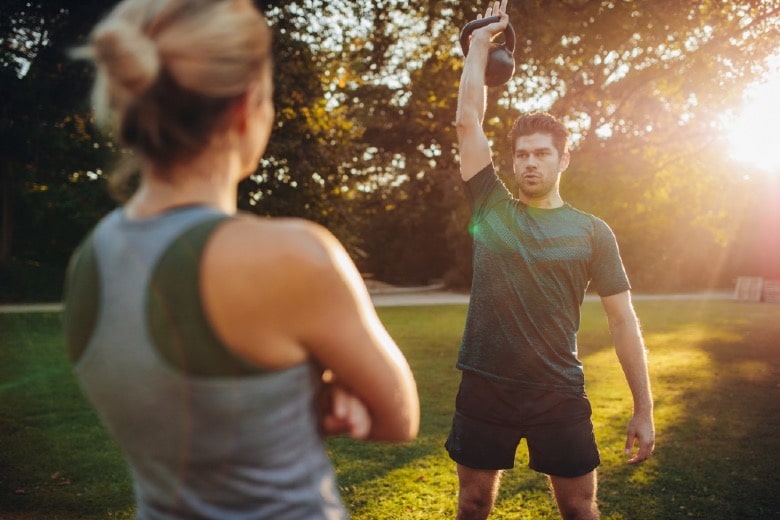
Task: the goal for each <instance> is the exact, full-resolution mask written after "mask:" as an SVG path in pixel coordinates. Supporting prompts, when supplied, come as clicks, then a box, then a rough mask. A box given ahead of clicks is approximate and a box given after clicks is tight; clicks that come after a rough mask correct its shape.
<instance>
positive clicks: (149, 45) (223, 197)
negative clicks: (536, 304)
mask: <svg viewBox="0 0 780 520" xmlns="http://www.w3.org/2000/svg"><path fill="white" fill-rule="evenodd" d="M270 43H271V33H270V30H269V28H268V26H267V24H266V21H265V19H264V17H263V16H262V15H261V14H260V13H259V12H258V11H257V10H256V9H255V7H254V6H253V4H252V2H251V1H249V0H210V1H209V0H125V1H124V2H121V3H120V4H118V5H117V6H116V7H115V8H114V10H113V11H112V12H111V13H110V14H109V15H108V16H107V17H106V18H105V19H104V20H103V21H101V22H100V23H99V24H98V25H97V26H96V27H95V28H94V30H93V32H92V34H91V35H90V39H89V41H88V42H87V43H86V45H85V46H83V47H81V48H79V49H76V50H75V51H74V52H73V54H74V57H76V58H82V59H89V60H92V61H93V62H94V63H95V65H96V71H97V77H96V81H95V86H94V91H93V102H94V106H95V116H96V118H97V120H98V121H99V122H101V123H103V124H105V125H107V126H109V128H111V130H113V132H114V135H115V137H116V138H117V140H118V141H119V143H120V144H121V145H122V146H123V147H125V148H127V149H129V150H132V151H133V152H134V156H135V157H136V159H137V171H138V172H139V176H138V181H137V182H138V184H137V186H136V187H135V188H134V189H133V190H131V192H132V193H131V195H130V196H129V199H127V200H126V201H125V202H124V203H123V204H122V205H121V206H120V207H119V208H117V209H116V210H114V211H113V212H111V213H110V214H109V215H107V216H106V217H105V218H104V219H103V220H102V221H101V222H100V223H99V224H98V225H97V226H96V228H95V229H94V230H93V231H92V232H91V233H90V234H89V236H87V237H86V238H85V240H84V241H83V243H82V244H81V245H80V247H79V249H78V250H77V251H76V252H75V253H74V255H73V258H72V260H71V264H70V266H69V270H68V276H67V281H66V291H65V312H64V322H65V332H66V336H67V343H68V348H69V352H70V356H71V359H72V360H73V362H74V367H75V372H76V375H77V377H78V379H79V382H80V383H81V385H82V388H83V390H84V392H85V393H86V395H87V396H88V398H89V399H90V400H91V402H92V403H93V404H94V406H95V407H96V409H97V411H98V412H99V415H100V417H101V419H102V420H103V422H104V423H105V425H106V427H107V428H108V430H109V431H110V433H111V435H112V436H113V437H114V438H115V439H116V441H117V442H118V444H119V446H120V447H121V448H122V450H123V452H124V454H125V456H126V458H127V461H128V463H129V465H130V468H131V471H132V476H133V481H134V486H135V494H136V500H137V515H138V518H142V519H158V518H159V519H162V518H165V519H179V518H181V519H184V518H214V519H230V518H242V519H255V518H273V519H306V520H309V519H318V518H328V519H330V518H344V517H346V516H347V514H346V511H345V508H344V506H343V505H342V503H341V499H340V497H339V493H338V488H337V485H336V482H335V478H334V473H333V470H332V467H331V464H330V461H329V460H328V458H327V455H326V452H325V447H324V443H323V436H324V435H328V434H342V433H345V434H348V435H351V436H352V437H354V438H362V439H371V440H376V441H390V442H402V441H408V440H411V439H413V438H415V436H416V435H417V431H418V425H419V402H418V397H417V390H416V386H415V382H414V379H413V377H412V374H411V371H410V369H409V366H408V364H407V362H406V359H405V358H404V356H403V355H402V353H401V352H400V351H399V349H398V347H397V346H396V345H395V343H394V342H393V340H392V339H391V338H390V337H389V335H388V334H387V332H386V330H385V329H384V328H383V326H382V324H381V323H380V321H379V319H378V317H377V316H376V313H375V312H374V309H373V306H372V305H371V301H370V298H369V296H368V293H367V291H366V289H365V286H364V285H363V282H362V280H361V278H360V276H359V274H358V272H357V270H356V269H355V267H354V265H353V263H352V262H351V260H350V258H349V257H348V255H347V254H346V252H345V250H344V249H343V247H342V246H341V244H340V243H339V242H338V241H337V240H336V239H335V238H334V237H333V236H332V235H331V234H330V233H329V232H328V231H326V230H325V229H323V228H322V227H320V226H318V225H316V224H313V223H311V222H307V221H302V220H296V219H261V218H256V217H254V216H251V215H246V214H238V213H237V212H236V194H237V186H238V183H239V182H240V181H241V180H242V179H244V178H245V177H247V176H248V175H250V174H251V173H252V172H254V171H255V168H256V166H257V163H258V161H259V159H260V157H261V156H262V154H263V152H264V150H265V147H266V144H267V142H268V138H269V134H270V132H271V127H272V122H273V118H274V109H273V103H272V93H273V92H272V85H273V78H272V70H273V68H272V57H271V56H270V55H269V52H270V48H271V46H270ZM117 175H119V177H120V178H119V180H118V181H117V180H116V179H114V182H118V184H119V185H120V186H121V184H122V182H124V179H122V178H121V176H122V174H117Z"/></svg>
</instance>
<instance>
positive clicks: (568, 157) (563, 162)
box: [558, 150, 571, 172]
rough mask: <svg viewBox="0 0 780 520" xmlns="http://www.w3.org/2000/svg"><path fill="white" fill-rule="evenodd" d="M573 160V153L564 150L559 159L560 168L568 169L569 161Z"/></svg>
mask: <svg viewBox="0 0 780 520" xmlns="http://www.w3.org/2000/svg"><path fill="white" fill-rule="evenodd" d="M570 160H571V155H569V151H568V150H567V151H565V152H563V155H561V160H560V161H558V170H559V171H561V172H563V171H566V168H568V167H569V161H570Z"/></svg>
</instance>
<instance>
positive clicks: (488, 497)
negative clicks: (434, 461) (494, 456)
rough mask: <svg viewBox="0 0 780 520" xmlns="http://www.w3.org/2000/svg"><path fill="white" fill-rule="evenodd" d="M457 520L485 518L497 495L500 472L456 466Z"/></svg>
mask: <svg viewBox="0 0 780 520" xmlns="http://www.w3.org/2000/svg"><path fill="white" fill-rule="evenodd" d="M458 480H459V481H460V488H459V491H458V520H476V519H483V518H487V516H488V515H489V514H490V511H491V510H492V509H493V503H494V502H495V500H496V496H497V495H498V487H499V482H500V480H501V472H500V471H485V470H475V469H471V468H467V467H465V466H461V465H460V464H459V465H458Z"/></svg>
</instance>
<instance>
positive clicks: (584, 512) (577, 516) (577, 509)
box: [558, 499, 599, 520]
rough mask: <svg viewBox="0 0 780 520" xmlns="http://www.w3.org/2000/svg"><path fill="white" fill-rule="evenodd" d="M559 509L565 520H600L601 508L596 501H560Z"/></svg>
mask: <svg viewBox="0 0 780 520" xmlns="http://www.w3.org/2000/svg"><path fill="white" fill-rule="evenodd" d="M558 509H559V511H560V513H561V518H563V520H598V519H599V507H598V504H597V503H596V500H595V499H593V500H591V499H579V500H577V499H570V500H558Z"/></svg>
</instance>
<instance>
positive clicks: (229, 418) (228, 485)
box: [64, 206, 347, 520]
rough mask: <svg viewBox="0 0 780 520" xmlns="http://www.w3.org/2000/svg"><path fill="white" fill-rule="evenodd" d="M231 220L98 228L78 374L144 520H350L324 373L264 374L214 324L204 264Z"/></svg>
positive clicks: (184, 211) (77, 335)
mask: <svg viewBox="0 0 780 520" xmlns="http://www.w3.org/2000/svg"><path fill="white" fill-rule="evenodd" d="M228 218H229V217H228V216H227V215H224V214H221V213H219V212H216V211H214V210H211V209H207V208H203V207H198V206H192V207H184V208H180V209H176V210H172V211H169V212H167V213H165V214H163V215H160V216H157V217H154V218H151V219H145V220H128V219H126V218H125V217H124V213H123V212H122V210H121V209H118V210H115V211H114V212H112V213H111V214H109V215H108V216H107V217H106V218H105V219H103V221H101V222H100V223H99V224H98V226H97V227H96V229H95V231H94V232H93V233H92V234H91V235H90V236H89V237H88V238H87V239H86V240H85V241H84V243H83V244H82V245H81V246H80V248H79V249H78V250H77V251H76V252H75V253H74V255H73V258H72V259H71V264H70V266H69V268H68V276H67V281H66V289H65V311H64V327H65V334H66V338H67V343H68V347H69V350H70V355H71V358H72V360H73V362H74V369H75V373H76V375H77V377H78V380H79V383H80V384H81V387H82V389H83V390H84V392H85V394H86V395H87V397H88V398H89V400H90V401H91V402H92V404H93V405H94V406H95V408H96V409H97V411H98V413H99V415H100V417H101V419H102V421H103V423H104V424H105V425H106V427H107V428H108V430H109V432H110V433H111V435H112V436H113V437H114V438H115V439H116V441H117V442H118V444H119V446H120V447H121V449H122V450H123V452H124V454H125V457H126V459H127V461H128V463H129V465H130V469H131V472H132V476H133V481H134V489H135V494H136V501H137V516H138V518H141V519H163V518H165V519H185V518H187V519H193V518H212V519H261V518H273V519H306V520H309V519H332V518H346V517H347V514H346V511H345V509H344V507H343V505H342V503H341V499H340V497H339V494H338V488H337V486H336V482H335V477H334V472H333V469H332V466H331V464H330V461H329V460H328V458H327V455H326V451H325V446H324V443H323V440H322V438H321V436H320V434H319V429H318V420H317V416H316V413H315V406H314V399H315V397H316V393H317V391H318V389H319V385H320V382H319V374H318V371H317V370H316V369H315V367H314V366H313V365H312V364H311V363H304V364H301V365H297V366H293V367H291V368H289V369H285V370H279V371H267V370H262V369H260V368H258V367H256V366H254V365H252V364H250V363H248V362H247V361H244V360H242V359H240V358H238V357H237V356H235V355H233V354H232V353H231V352H230V351H229V350H228V349H226V348H225V347H224V345H223V344H222V343H220V341H219V339H218V338H217V337H216V335H215V334H214V332H213V331H212V330H211V328H210V327H209V324H208V321H207V320H206V318H205V316H204V314H203V310H202V306H201V303H200V297H199V286H198V271H199V264H200V257H201V254H202V251H203V247H204V245H205V243H206V241H207V239H208V237H209V235H210V233H211V232H212V231H213V230H214V229H215V228H216V227H217V226H218V225H219V224H220V223H221V222H223V221H224V220H225V219H228ZM247 283H255V284H256V285H257V287H258V290H262V280H247Z"/></svg>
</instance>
